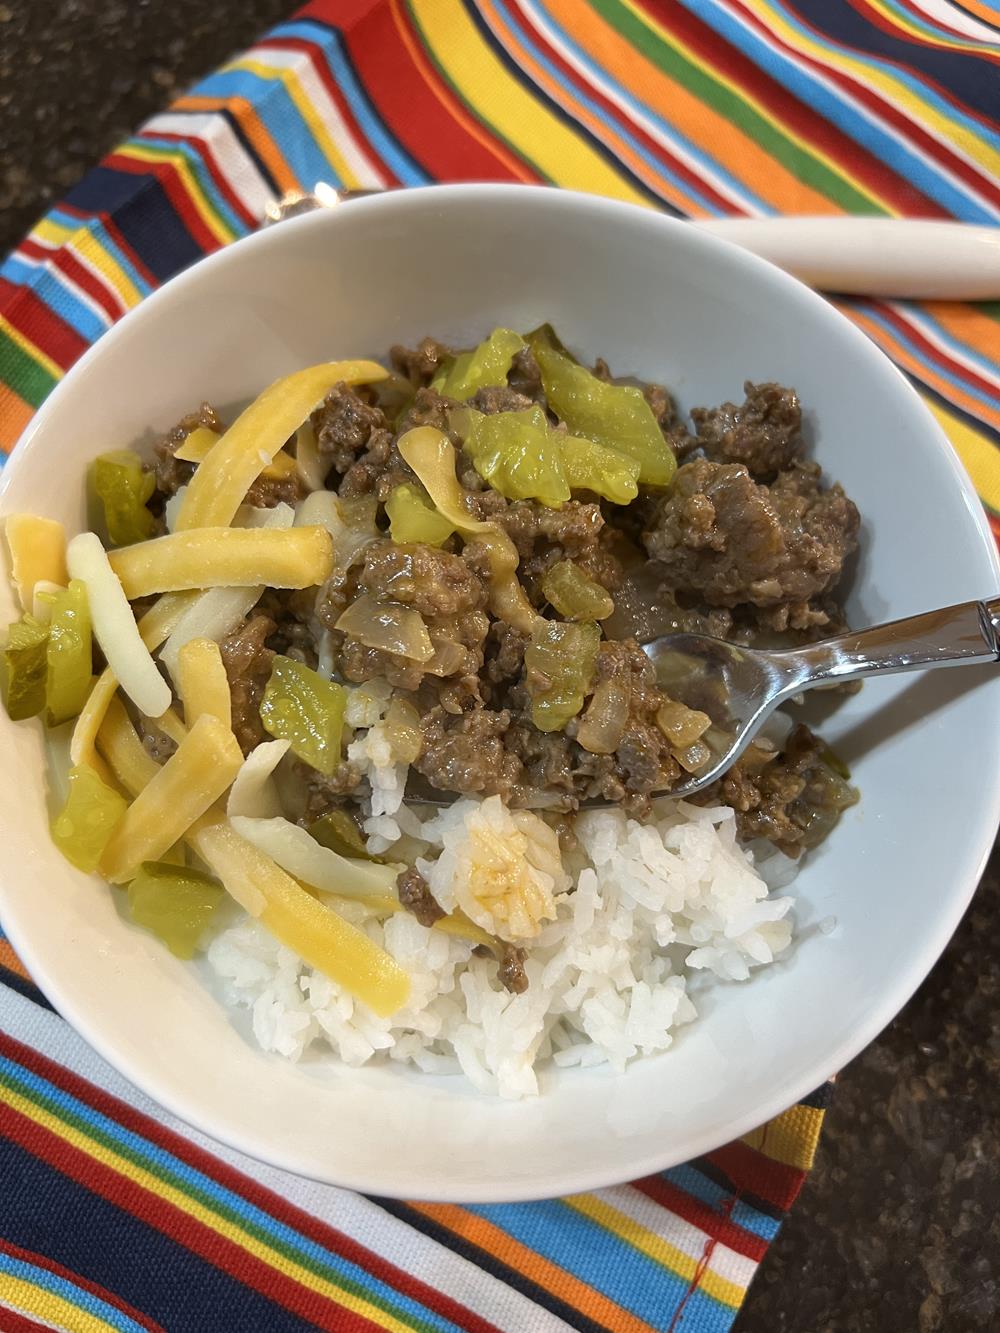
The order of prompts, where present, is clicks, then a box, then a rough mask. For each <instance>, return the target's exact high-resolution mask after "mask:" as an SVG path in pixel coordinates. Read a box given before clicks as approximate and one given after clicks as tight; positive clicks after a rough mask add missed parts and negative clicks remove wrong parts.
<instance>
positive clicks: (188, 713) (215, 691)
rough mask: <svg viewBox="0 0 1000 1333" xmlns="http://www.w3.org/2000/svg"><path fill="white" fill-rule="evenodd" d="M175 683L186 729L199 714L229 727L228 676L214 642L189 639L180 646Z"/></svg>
mask: <svg viewBox="0 0 1000 1333" xmlns="http://www.w3.org/2000/svg"><path fill="white" fill-rule="evenodd" d="M177 684H178V688H179V690H180V696H181V703H182V704H183V705H184V720H185V722H186V723H187V725H188V726H189V727H193V726H194V724H195V722H196V721H197V720H198V718H199V717H201V716H202V714H203V713H208V714H209V715H210V716H211V717H217V718H218V719H219V721H220V722H221V723H222V725H223V726H224V727H229V728H232V725H233V707H232V697H231V695H230V693H229V677H228V676H227V675H226V668H225V667H224V666H223V664H222V653H221V652H220V651H219V645H218V644H217V643H216V642H215V640H214V639H191V640H189V641H188V642H187V643H186V644H185V645H184V647H183V648H182V649H181V650H180V653H179V654H178V656H177Z"/></svg>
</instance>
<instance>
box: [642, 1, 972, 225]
mask: <svg viewBox="0 0 1000 1333" xmlns="http://www.w3.org/2000/svg"><path fill="white" fill-rule="evenodd" d="M637 3H638V4H639V5H641V6H642V7H644V8H645V9H647V10H648V11H649V12H650V13H651V14H652V15H653V16H654V17H655V19H656V21H657V22H659V23H661V24H662V25H663V26H664V27H666V28H669V29H671V30H672V31H673V32H674V33H675V34H677V35H678V36H680V37H681V39H682V40H683V41H684V42H685V43H686V44H687V45H688V46H690V47H691V48H692V50H694V51H695V52H696V53H697V55H698V57H699V59H701V60H704V61H705V62H706V64H707V65H708V66H709V68H710V69H715V70H717V71H719V72H720V73H722V74H725V75H726V76H727V77H729V78H731V79H732V80H733V81H735V82H737V83H739V84H740V86H741V87H742V88H743V89H745V90H747V91H749V92H751V93H752V94H753V96H754V97H755V98H756V99H757V100H758V101H760V102H762V103H764V105H765V106H766V107H767V108H768V110H769V111H770V112H771V113H772V114H773V115H775V116H776V117H777V118H778V119H780V120H781V121H782V122H783V123H784V124H786V125H788V126H789V127H790V128H791V129H793V130H794V131H795V132H796V134H798V135H799V136H800V137H802V138H803V139H805V140H806V141H807V143H810V144H812V145H813V146H814V147H816V148H818V149H821V150H822V151H823V152H824V153H825V154H826V155H827V156H829V157H831V158H834V159H835V160H837V161H838V162H839V163H840V164H841V165H842V166H846V167H847V168H848V169H849V170H850V172H851V173H852V174H853V175H855V176H856V177H857V178H858V179H859V180H861V181H863V182H864V183H865V184H866V185H867V186H869V187H870V189H871V190H872V191H873V193H874V194H875V195H876V197H879V198H883V199H885V200H886V202H887V203H889V205H890V206H891V207H893V208H895V209H897V210H898V211H899V212H901V213H913V214H919V215H921V216H923V217H950V216H951V214H950V213H948V212H947V210H945V209H943V208H942V207H941V206H940V204H938V203H936V202H935V201H934V200H933V199H931V198H929V197H928V196H927V195H925V194H923V193H922V192H921V191H920V190H918V189H916V187H915V186H913V185H911V184H910V183H909V181H907V180H905V179H903V178H902V177H901V176H898V175H897V174H896V173H895V172H893V171H892V169H891V168H890V167H889V166H888V164H887V163H885V162H882V161H881V160H880V159H879V158H877V157H875V156H873V155H872V154H870V153H869V152H868V151H867V150H866V149H865V148H863V147H862V146H861V145H860V144H857V143H855V141H854V140H853V139H852V138H850V137H849V136H848V135H846V134H844V132H843V131H842V130H840V129H838V128H837V126H836V125H834V124H833V123H832V122H831V121H828V120H825V119H824V118H823V117H822V116H820V115H819V114H818V113H817V112H815V111H813V110H812V108H811V107H809V106H808V105H807V104H806V103H805V102H802V101H800V100H799V98H798V97H796V96H795V95H794V94H793V93H790V92H789V91H788V89H787V88H784V87H782V85H781V84H780V83H779V82H778V81H777V80H776V79H774V78H772V77H771V75H769V74H767V73H765V72H764V70H762V69H760V68H759V66H757V65H755V64H754V62H753V61H752V60H751V59H750V58H749V57H748V56H745V55H744V54H743V52H742V51H739V50H738V49H737V48H736V47H735V46H732V45H731V44H730V43H729V42H727V41H725V40H724V39H723V38H722V37H721V36H720V35H719V34H718V33H717V32H715V31H714V30H713V29H712V28H710V27H709V26H708V25H707V24H706V23H704V22H702V21H701V20H700V19H698V18H696V17H695V15H693V14H691V13H689V12H688V11H687V10H686V9H683V8H682V7H681V6H680V5H678V4H675V3H671V2H670V0H637ZM729 7H730V9H732V10H734V11H736V10H738V11H739V12H740V13H741V14H742V15H743V16H744V17H745V18H746V19H748V20H749V21H750V23H751V25H752V26H753V27H755V28H756V29H757V30H758V31H759V32H761V33H762V35H763V36H764V37H765V39H766V40H767V41H768V42H769V43H770V44H772V45H782V43H781V42H780V39H779V38H777V37H776V36H775V35H774V34H773V33H771V32H770V31H769V30H768V29H767V28H766V27H764V25H763V23H761V22H760V21H759V20H758V19H757V17H756V15H754V14H753V13H752V12H751V11H749V10H747V9H746V7H745V6H744V5H742V4H740V3H739V0H730V4H729ZM785 49H787V48H785ZM795 59H796V60H800V59H801V57H800V56H799V55H798V53H796V54H795Z"/></svg>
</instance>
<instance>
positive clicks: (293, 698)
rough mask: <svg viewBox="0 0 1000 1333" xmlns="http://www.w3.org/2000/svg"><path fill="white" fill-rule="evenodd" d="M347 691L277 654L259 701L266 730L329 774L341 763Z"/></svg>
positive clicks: (316, 767)
mask: <svg viewBox="0 0 1000 1333" xmlns="http://www.w3.org/2000/svg"><path fill="white" fill-rule="evenodd" d="M346 702H347V691H346V690H345V689H344V687H343V686H342V685H337V684H336V683H335V682H334V681H330V680H324V679H323V677H322V676H321V675H319V673H318V672H316V671H312V670H311V669H310V668H309V667H307V666H303V664H302V663H301V662H296V661H294V660H293V659H292V658H290V657H282V656H280V655H279V656H277V657H275V659H274V664H273V666H272V667H271V678H270V680H269V681H268V682H267V688H266V689H265V690H264V698H263V699H262V700H261V704H260V717H261V721H262V722H263V723H264V727H265V729H266V730H267V731H268V732H270V734H271V735H272V736H274V737H275V738H276V739H278V740H283V741H288V742H289V743H290V745H291V748H292V749H293V750H294V752H295V753H296V754H297V755H298V757H299V758H300V759H302V760H304V761H305V762H306V763H307V764H309V765H310V766H311V767H312V768H315V769H317V770H318V771H319V772H320V773H326V774H330V773H332V772H333V770H334V769H335V768H336V767H337V765H338V764H339V763H340V738H341V734H342V732H343V727H344V706H345V704H346Z"/></svg>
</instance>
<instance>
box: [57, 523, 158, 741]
mask: <svg viewBox="0 0 1000 1333" xmlns="http://www.w3.org/2000/svg"><path fill="white" fill-rule="evenodd" d="M66 559H67V563H68V565H69V572H70V574H71V575H72V576H73V578H75V579H79V580H80V581H81V583H83V584H85V585H86V588H87V601H88V602H89V604H90V615H91V619H92V622H93V629H94V637H95V638H96V639H97V642H98V643H99V644H100V645H101V651H102V652H103V653H104V656H105V658H106V660H107V663H108V667H109V669H110V671H111V673H112V675H113V676H114V678H115V680H117V681H118V683H119V684H120V685H121V687H122V689H123V690H124V691H125V693H126V694H127V695H128V696H129V698H130V699H131V700H132V702H133V703H134V704H135V706H136V708H138V709H139V711H140V712H141V713H145V714H146V716H147V717H159V716H160V714H161V713H165V712H166V710H167V709H168V708H169V707H170V700H171V695H170V686H169V685H168V684H167V682H166V681H165V680H164V679H163V677H162V676H161V675H160V673H159V671H158V670H157V668H156V663H155V662H154V661H153V658H152V656H151V654H150V651H149V649H148V648H147V647H146V645H145V644H144V643H143V641H142V637H141V635H140V633H139V629H138V627H137V625H136V623H135V617H134V616H133V614H132V608H131V607H130V606H129V604H128V599H127V598H126V596H125V593H124V591H123V589H122V585H121V583H120V582H119V581H118V578H117V576H116V574H115V572H114V570H113V569H112V568H111V564H110V563H109V560H108V556H107V553H106V552H105V550H104V547H103V546H102V545H101V540H100V538H99V537H98V536H97V534H96V533H93V532H81V533H80V534H79V535H78V536H76V537H74V538H73V540H72V541H71V542H70V544H69V547H68V548H67V551H66Z"/></svg>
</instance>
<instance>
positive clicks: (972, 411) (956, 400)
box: [844, 309, 1000, 428]
mask: <svg viewBox="0 0 1000 1333" xmlns="http://www.w3.org/2000/svg"><path fill="white" fill-rule="evenodd" d="M844 314H846V315H847V316H848V317H849V318H850V319H851V320H852V322H853V323H855V324H857V326H858V327H859V328H861V329H864V331H865V333H867V334H868V336H869V337H870V338H871V339H872V340H873V341H874V342H876V343H877V344H878V346H879V347H881V348H882V350H883V352H885V353H886V354H887V355H888V356H890V357H891V358H892V360H893V361H895V362H896V364H897V365H899V366H902V367H903V368H904V369H906V370H909V371H910V372H911V373H912V374H913V375H915V376H916V377H917V379H918V380H920V382H921V383H922V384H926V385H928V386H929V387H930V388H932V389H934V390H936V391H937V392H938V393H939V394H940V395H941V397H942V398H943V399H944V400H945V402H946V403H953V404H954V405H955V406H956V407H960V408H962V409H963V411H965V412H968V413H969V415H970V416H972V417H975V418H977V419H979V420H981V421H986V422H989V423H990V424H991V425H994V426H996V427H998V428H1000V412H998V411H996V410H995V409H994V408H991V407H987V405H986V404H985V403H983V402H980V400H979V399H978V398H971V397H970V396H969V395H968V394H967V393H964V392H963V391H962V390H961V389H960V388H958V387H957V386H956V385H955V384H953V383H952V382H951V380H947V379H944V378H942V376H940V375H937V374H935V372H934V371H933V370H932V369H931V367H930V363H929V362H927V361H925V360H922V359H921V358H920V357H918V356H914V355H913V353H912V352H911V351H910V350H909V348H907V347H904V346H903V344H902V343H900V342H897V340H896V339H895V338H894V337H893V336H892V334H890V333H888V332H887V331H886V330H885V329H884V328H883V327H882V326H881V324H876V323H875V322H874V320H871V319H869V318H868V317H867V315H863V314H861V312H860V311H858V310H850V309H846V310H845V311H844Z"/></svg>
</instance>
